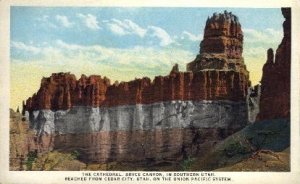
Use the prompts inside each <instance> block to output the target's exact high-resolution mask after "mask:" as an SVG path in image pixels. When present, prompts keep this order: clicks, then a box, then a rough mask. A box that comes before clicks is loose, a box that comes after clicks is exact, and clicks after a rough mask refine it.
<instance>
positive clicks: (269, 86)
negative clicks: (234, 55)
mask: <svg viewBox="0 0 300 184" xmlns="http://www.w3.org/2000/svg"><path fill="white" fill-rule="evenodd" d="M282 14H283V16H284V18H285V21H284V22H283V32H284V36H283V39H282V41H281V43H280V45H279V46H278V48H277V50H276V55H275V60H274V53H273V50H272V49H269V50H268V57H267V58H268V59H267V62H266V64H265V65H264V67H263V76H262V80H261V98H260V113H259V114H258V117H257V120H262V119H274V118H289V117H290V85H291V84H290V74H291V69H290V68H291V9H290V8H282Z"/></svg>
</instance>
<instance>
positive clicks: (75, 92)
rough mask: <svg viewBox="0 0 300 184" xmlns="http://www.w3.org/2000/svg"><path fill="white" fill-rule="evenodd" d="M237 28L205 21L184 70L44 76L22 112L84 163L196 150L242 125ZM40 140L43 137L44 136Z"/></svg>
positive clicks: (243, 77)
mask: <svg viewBox="0 0 300 184" xmlns="http://www.w3.org/2000/svg"><path fill="white" fill-rule="evenodd" d="M242 50H243V33H242V30H241V25H240V23H239V21H238V18H237V17H236V16H235V15H233V14H232V13H228V12H226V11H225V12H224V13H222V14H214V15H213V16H212V17H211V18H209V19H208V20H207V22H206V26H205V33H204V39H203V41H202V42H201V44H200V54H199V55H198V56H197V57H196V59H195V60H194V61H193V62H191V63H189V64H188V66H187V70H188V71H187V72H180V71H179V70H178V66H177V65H175V66H174V67H173V69H172V70H171V72H170V74H169V75H167V76H158V77H155V78H154V80H153V81H151V80H150V79H149V78H147V77H144V78H142V79H136V80H133V81H129V82H121V83H118V84H117V83H116V84H111V83H110V81H109V79H107V78H106V77H104V78H103V77H101V76H96V75H93V76H90V77H86V76H84V75H83V76H81V78H80V79H78V80H77V79H76V77H75V76H74V75H73V74H70V73H57V74H52V75H51V76H50V77H49V78H43V79H42V82H41V87H40V89H39V90H38V92H37V93H36V94H34V95H33V96H32V97H31V98H29V99H28V100H27V101H26V103H24V107H23V108H24V110H25V111H24V113H25V115H26V116H27V118H28V119H29V121H30V127H31V128H32V129H34V130H36V132H37V135H38V136H41V137H48V138H49V142H50V141H51V144H47V145H51V146H49V149H50V150H51V149H63V150H77V151H79V152H80V153H81V155H82V158H84V160H85V161H87V162H107V161H147V162H149V161H151V162H159V161H176V160H180V159H182V158H183V157H186V156H187V155H192V154H198V155H202V154H204V153H205V152H207V151H208V150H209V149H210V148H212V147H213V146H214V145H215V144H216V143H217V142H218V141H220V140H223V139H224V138H225V137H227V136H229V135H230V134H232V133H234V132H236V131H238V130H240V129H241V128H243V127H244V126H245V125H246V124H247V121H248V118H247V114H248V113H247V105H246V97H247V89H248V87H249V84H250V81H249V76H248V71H247V70H246V66H245V64H244V61H243V57H242ZM43 140H45V139H43Z"/></svg>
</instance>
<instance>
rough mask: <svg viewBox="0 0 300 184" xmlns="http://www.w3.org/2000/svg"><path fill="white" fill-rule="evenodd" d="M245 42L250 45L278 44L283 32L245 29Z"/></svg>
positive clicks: (270, 29)
mask: <svg viewBox="0 0 300 184" xmlns="http://www.w3.org/2000/svg"><path fill="white" fill-rule="evenodd" d="M243 32H244V38H245V42H248V43H274V42H276V43H278V41H279V40H281V39H282V37H283V33H282V30H274V29H272V28H268V29H265V30H256V29H247V28H246V29H243Z"/></svg>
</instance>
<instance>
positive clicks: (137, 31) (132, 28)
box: [103, 19, 147, 38]
mask: <svg viewBox="0 0 300 184" xmlns="http://www.w3.org/2000/svg"><path fill="white" fill-rule="evenodd" d="M103 22H104V23H106V25H107V26H108V28H109V29H110V30H111V31H112V32H113V33H115V34H117V35H120V36H123V35H137V36H139V37H141V38H143V37H144V36H145V34H146V31H147V30H146V29H143V28H142V27H140V26H139V25H138V24H136V23H134V22H133V21H131V20H129V19H125V20H123V21H121V20H118V19H111V20H109V21H103Z"/></svg>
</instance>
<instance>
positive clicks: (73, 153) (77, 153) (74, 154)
mask: <svg viewBox="0 0 300 184" xmlns="http://www.w3.org/2000/svg"><path fill="white" fill-rule="evenodd" d="M71 156H72V158H73V159H79V157H80V152H79V151H77V150H74V151H72V152H71Z"/></svg>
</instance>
